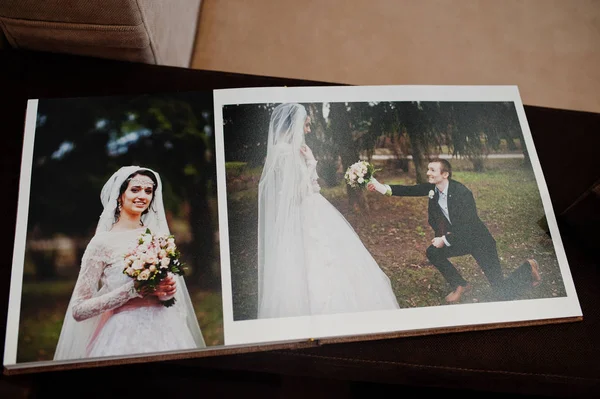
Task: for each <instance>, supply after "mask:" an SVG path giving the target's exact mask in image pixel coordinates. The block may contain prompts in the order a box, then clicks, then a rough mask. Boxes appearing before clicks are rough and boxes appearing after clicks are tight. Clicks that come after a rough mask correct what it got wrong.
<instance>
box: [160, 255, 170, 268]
mask: <svg viewBox="0 0 600 399" xmlns="http://www.w3.org/2000/svg"><path fill="white" fill-rule="evenodd" d="M169 263H171V258H168V257H164V258H162V259H161V260H160V267H161V268H162V269H165V268H167V267H168V266H169Z"/></svg>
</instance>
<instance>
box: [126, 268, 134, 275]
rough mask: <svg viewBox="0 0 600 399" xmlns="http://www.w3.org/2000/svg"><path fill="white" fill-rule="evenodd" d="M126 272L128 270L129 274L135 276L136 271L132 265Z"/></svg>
mask: <svg viewBox="0 0 600 399" xmlns="http://www.w3.org/2000/svg"><path fill="white" fill-rule="evenodd" d="M126 272H127V275H128V276H130V277H131V276H133V273H135V269H133V268H132V267H128V268H127V270H126Z"/></svg>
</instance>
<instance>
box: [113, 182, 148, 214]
mask: <svg viewBox="0 0 600 399" xmlns="http://www.w3.org/2000/svg"><path fill="white" fill-rule="evenodd" d="M153 195H154V182H153V181H152V179H150V178H149V177H148V176H144V175H135V176H133V178H132V179H131V180H130V181H129V185H128V186H127V189H126V190H125V192H124V193H123V195H122V196H121V212H126V213H128V214H130V215H136V216H137V215H139V216H141V214H142V212H144V211H145V210H146V209H148V207H149V206H150V203H151V202H152V196H153Z"/></svg>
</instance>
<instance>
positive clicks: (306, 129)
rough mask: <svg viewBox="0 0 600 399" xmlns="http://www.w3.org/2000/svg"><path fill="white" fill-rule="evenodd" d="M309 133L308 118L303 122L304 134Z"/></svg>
mask: <svg viewBox="0 0 600 399" xmlns="http://www.w3.org/2000/svg"><path fill="white" fill-rule="evenodd" d="M309 133H310V116H307V117H306V120H305V121H304V134H309Z"/></svg>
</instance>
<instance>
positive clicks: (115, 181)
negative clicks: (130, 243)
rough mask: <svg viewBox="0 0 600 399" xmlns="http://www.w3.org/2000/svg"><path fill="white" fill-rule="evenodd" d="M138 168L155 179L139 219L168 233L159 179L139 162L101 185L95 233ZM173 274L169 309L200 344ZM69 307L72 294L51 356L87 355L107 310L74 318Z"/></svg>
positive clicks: (185, 295)
mask: <svg viewBox="0 0 600 399" xmlns="http://www.w3.org/2000/svg"><path fill="white" fill-rule="evenodd" d="M140 169H142V170H148V171H151V172H152V173H154V176H156V180H157V181H158V187H157V188H156V190H155V192H154V201H153V202H152V205H151V206H150V209H149V211H148V213H146V214H145V215H143V216H142V222H143V223H144V226H147V227H148V228H149V229H150V230H151V231H152V232H154V233H157V234H169V233H170V231H169V226H168V224H167V219H166V215H165V210H164V203H163V197H162V182H161V179H160V176H159V174H158V173H156V172H155V171H153V170H151V169H148V168H144V167H140V166H124V167H122V168H120V169H119V170H118V171H116V172H115V173H114V174H113V175H112V176H111V177H110V179H108V181H107V182H106V183H105V184H104V187H103V188H102V191H101V194H100V199H101V201H102V205H103V206H104V210H103V211H102V214H101V215H100V220H99V221H98V225H97V227H96V234H98V233H100V232H105V231H109V230H110V229H111V228H112V225H113V223H114V221H115V220H114V217H115V209H116V206H117V197H118V196H119V189H120V187H121V185H122V184H123V182H124V181H125V179H127V178H128V177H129V175H131V174H132V173H133V172H136V171H138V170H140ZM174 277H175V279H176V281H177V291H176V293H175V300H176V302H175V305H173V306H172V307H171V308H170V309H173V310H177V311H178V312H180V314H181V315H182V317H184V318H185V320H186V323H187V325H188V327H189V329H190V332H191V333H192V336H193V337H194V341H195V342H196V345H197V347H198V348H203V347H205V346H206V344H205V342H204V338H203V337H202V332H201V331H200V326H199V325H198V320H197V318H196V314H195V312H194V307H193V305H192V301H191V298H190V295H189V292H188V290H187V286H186V284H185V281H184V279H183V277H182V276H177V275H176V276H174ZM101 294H103V291H102V288H101V287H99V289H98V290H97V292H96V294H95V295H101ZM72 307H73V298H71V300H70V301H69V306H68V308H67V313H66V315H65V318H64V322H63V326H62V330H61V333H60V337H59V340H58V344H57V347H56V352H55V354H54V360H71V359H80V358H85V357H87V356H86V352H87V346H88V344H89V342H90V339H91V338H92V336H93V335H94V333H95V331H96V330H97V329H98V328H99V327H101V321H102V318H103V317H107V314H106V313H105V314H103V315H99V316H95V317H91V318H89V319H87V320H83V321H76V320H75V319H74V318H73V314H72Z"/></svg>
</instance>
